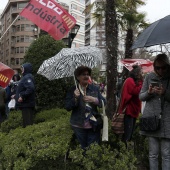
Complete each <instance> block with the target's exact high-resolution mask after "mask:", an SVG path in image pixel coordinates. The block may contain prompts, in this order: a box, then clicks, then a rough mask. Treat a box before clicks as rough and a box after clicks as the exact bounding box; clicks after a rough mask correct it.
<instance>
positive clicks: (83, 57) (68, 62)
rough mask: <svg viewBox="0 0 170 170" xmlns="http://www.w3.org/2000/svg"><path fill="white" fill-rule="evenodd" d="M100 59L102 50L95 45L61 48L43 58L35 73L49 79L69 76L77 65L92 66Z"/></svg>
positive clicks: (99, 61)
mask: <svg viewBox="0 0 170 170" xmlns="http://www.w3.org/2000/svg"><path fill="white" fill-rule="evenodd" d="M101 61H102V51H101V49H99V48H97V47H93V46H85V47H80V48H63V49H62V50H61V51H60V52H59V53H58V54H56V55H55V56H54V57H51V58H49V59H47V60H45V61H44V62H43V63H42V65H41V66H40V68H39V70H38V72H37V73H38V74H40V75H43V76H45V77H46V78H47V79H49V80H54V79H59V78H63V77H71V76H74V70H75V69H76V68H77V67H78V66H81V65H84V66H87V67H90V68H94V67H96V66H97V65H98V64H99V63H101ZM75 83H76V82H75Z"/></svg>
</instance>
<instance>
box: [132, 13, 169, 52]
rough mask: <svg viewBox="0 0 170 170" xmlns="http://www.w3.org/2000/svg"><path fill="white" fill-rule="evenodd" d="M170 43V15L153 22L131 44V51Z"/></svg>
mask: <svg viewBox="0 0 170 170" xmlns="http://www.w3.org/2000/svg"><path fill="white" fill-rule="evenodd" d="M169 42H170V15H168V16H166V17H164V18H162V19H160V20H158V21H155V22H154V23H152V24H151V25H150V26H149V27H148V28H146V29H145V30H144V31H143V32H142V33H141V34H140V35H139V37H138V38H137V39H136V40H135V42H134V43H133V45H132V47H131V49H136V48H143V47H150V46H154V45H160V44H166V43H169Z"/></svg>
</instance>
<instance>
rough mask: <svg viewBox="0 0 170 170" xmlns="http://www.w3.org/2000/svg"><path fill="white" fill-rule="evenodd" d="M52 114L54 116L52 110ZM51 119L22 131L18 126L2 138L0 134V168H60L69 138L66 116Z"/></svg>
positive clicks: (18, 169) (62, 164) (62, 165)
mask: <svg viewBox="0 0 170 170" xmlns="http://www.w3.org/2000/svg"><path fill="white" fill-rule="evenodd" d="M52 112H53V115H54V113H55V112H54V110H52ZM47 113H48V111H47ZM51 115H52V114H51ZM53 119H54V120H53V121H47V122H43V123H39V124H35V125H33V126H28V127H26V128H20V127H19V128H17V129H15V130H11V131H10V132H9V133H8V134H7V135H6V136H5V135H4V134H3V133H0V162H1V165H2V169H14V170H23V169H42V170H47V169H49V168H50V167H51V168H52V167H53V169H62V168H64V165H65V164H64V156H65V153H66V152H67V150H68V145H69V141H70V139H71V137H72V130H71V128H70V126H69V123H68V122H69V120H68V119H69V116H68V115H66V114H65V115H63V116H62V117H60V118H58V119H55V116H54V117H53Z"/></svg>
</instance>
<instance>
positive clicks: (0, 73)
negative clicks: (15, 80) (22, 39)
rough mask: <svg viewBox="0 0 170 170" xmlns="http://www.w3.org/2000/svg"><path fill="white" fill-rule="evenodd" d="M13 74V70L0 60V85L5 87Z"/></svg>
mask: <svg viewBox="0 0 170 170" xmlns="http://www.w3.org/2000/svg"><path fill="white" fill-rule="evenodd" d="M13 75H14V70H12V69H11V68H10V67H8V66H7V65H5V64H3V63H1V62H0V85H1V86H2V87H3V88H5V87H6V86H7V85H8V84H9V82H10V80H11V79H12V77H13Z"/></svg>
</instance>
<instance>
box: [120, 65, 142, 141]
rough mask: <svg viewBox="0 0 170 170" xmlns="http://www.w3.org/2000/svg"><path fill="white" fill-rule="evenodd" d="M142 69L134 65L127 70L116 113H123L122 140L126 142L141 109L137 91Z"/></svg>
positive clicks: (139, 88)
mask: <svg viewBox="0 0 170 170" xmlns="http://www.w3.org/2000/svg"><path fill="white" fill-rule="evenodd" d="M142 83H143V80H142V70H141V67H140V66H138V65H134V66H133V69H132V70H131V71H130V72H129V77H128V78H127V79H126V80H125V82H124V85H123V88H122V92H121V100H120V107H119V109H118V113H124V114H125V117H124V134H123V138H122V140H123V142H125V143H126V144H127V142H128V141H130V140H131V138H132V134H133V130H134V127H135V123H136V118H137V117H138V116H139V113H140V111H141V101H140V100H139V92H140V90H141V88H142Z"/></svg>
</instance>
